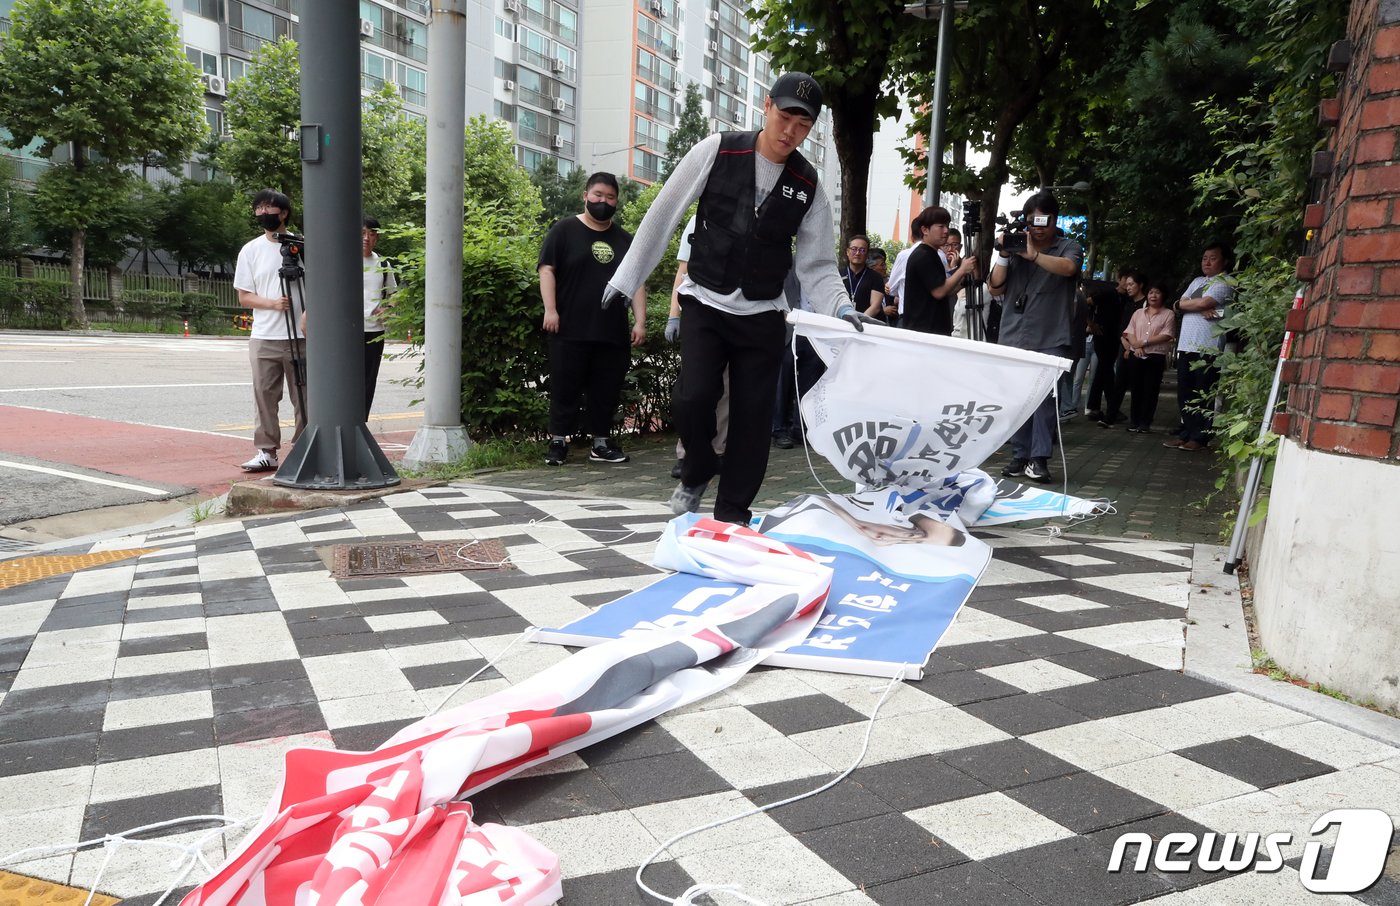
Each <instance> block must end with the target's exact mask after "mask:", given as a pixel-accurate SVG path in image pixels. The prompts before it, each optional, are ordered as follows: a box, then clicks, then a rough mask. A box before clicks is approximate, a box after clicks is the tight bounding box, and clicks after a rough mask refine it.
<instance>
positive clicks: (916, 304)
mask: <svg viewBox="0 0 1400 906" xmlns="http://www.w3.org/2000/svg"><path fill="white" fill-rule="evenodd" d="M952 219H953V218H952V215H951V214H949V213H948V211H947V209H945V208H938V207H934V208H925V209H924V211H923V212H922V213H921V214H919V217H918V219H917V220H916V221H915V222H916V223H919V224H920V227H919V231H920V235H921V238H920V241H919V244H918V245H917V246H915V248H914V251H912V252H910V253H909V263H908V264H906V265H905V270H904V314H903V316H902V317H901V318H900V321H899V326H900V327H903V328H905V329H907V330H917V331H919V332H920V333H936V334H941V335H942V336H945V337H946V336H951V335H952V333H953V299H954V298H955V296H956V295H957V291H958V287H959V286H960V285H961V284H962V281H963V277H965V276H967V275H968V274H971V273H974V272H975V271H976V269H977V258H976V257H968V258H964V259H963V260H962V261H961V262H960V263H959V264H958V265H957V266H956V267H954V268H952V269H951V270H950V269H949V268H948V261H947V259H946V258H945V257H944V254H943V246H944V245H945V244H946V243H947V241H948V224H949V223H951V222H952Z"/></svg>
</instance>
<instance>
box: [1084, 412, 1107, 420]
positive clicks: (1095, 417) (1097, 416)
mask: <svg viewBox="0 0 1400 906" xmlns="http://www.w3.org/2000/svg"><path fill="white" fill-rule="evenodd" d="M1084 417H1085V418H1087V419H1088V420H1089V421H1091V422H1096V421H1098V420H1099V419H1101V418H1103V413H1102V412H1100V411H1099V410H1098V409H1094V410H1093V411H1091V412H1087V413H1085V415H1084Z"/></svg>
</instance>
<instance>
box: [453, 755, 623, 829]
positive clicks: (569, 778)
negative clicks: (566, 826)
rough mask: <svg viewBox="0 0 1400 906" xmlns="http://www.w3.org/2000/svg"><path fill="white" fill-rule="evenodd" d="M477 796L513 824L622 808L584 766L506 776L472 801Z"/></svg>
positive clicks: (534, 822) (599, 812)
mask: <svg viewBox="0 0 1400 906" xmlns="http://www.w3.org/2000/svg"><path fill="white" fill-rule="evenodd" d="M478 800H479V801H481V802H482V803H484V804H486V805H488V806H489V807H491V808H494V809H495V810H496V813H497V814H499V815H500V816H501V817H502V818H504V819H505V822H506V824H509V825H511V826H513V827H519V826H521V825H525V824H538V823H539V822H541V821H557V820H558V819H560V818H577V817H578V816H579V815H597V814H601V813H603V812H616V811H621V810H622V808H623V805H622V801H621V800H620V799H618V798H617V794H616V793H614V792H613V791H612V790H611V789H610V788H609V787H608V785H607V784H606V783H604V782H603V779H602V778H601V777H599V776H598V775H597V774H595V773H594V772H593V771H591V770H587V769H585V770H581V771H561V772H560V773H557V774H541V775H539V776H536V777H523V778H519V779H516V780H507V781H505V782H504V783H500V784H497V785H496V786H493V787H490V788H489V789H486V790H483V791H481V792H480V793H477V794H476V795H475V796H473V797H472V802H473V804H475V803H476V802H477V801H478Z"/></svg>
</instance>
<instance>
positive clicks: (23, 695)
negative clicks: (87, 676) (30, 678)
mask: <svg viewBox="0 0 1400 906" xmlns="http://www.w3.org/2000/svg"><path fill="white" fill-rule="evenodd" d="M111 691H112V681H111V680H94V681H93V682H90V683H68V684H66V685H60V686H44V687H43V688H35V689H19V690H17V691H14V692H10V693H9V694H7V695H6V696H5V701H4V702H3V703H0V714H14V713H15V712H17V711H41V710H44V709H47V708H76V707H80V706H82V705H93V704H97V705H102V704H106V702H107V697H108V695H110V694H111Z"/></svg>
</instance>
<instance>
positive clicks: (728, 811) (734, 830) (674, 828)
mask: <svg viewBox="0 0 1400 906" xmlns="http://www.w3.org/2000/svg"><path fill="white" fill-rule="evenodd" d="M751 808H753V803H752V802H750V801H749V800H748V799H746V798H745V797H744V796H743V794H741V793H737V792H729V793H712V794H710V795H708V796H693V797H691V798H689V799H677V800H675V801H673V802H661V803H658V804H656V805H645V806H642V807H641V808H634V809H632V814H633V815H634V816H636V818H637V820H638V821H640V822H641V824H642V826H643V827H645V828H646V829H647V830H648V831H649V832H650V833H651V835H652V836H653V837H655V838H656V839H657V840H660V841H663V842H664V841H666V840H669V839H670V838H671V837H674V836H675V835H677V834H680V833H684V832H685V831H688V830H691V829H692V828H695V827H699V826H701V825H705V824H709V823H710V822H712V821H719V820H721V819H724V818H729V817H732V816H734V815H737V814H741V813H743V812H746V811H748V810H749V809H751ZM785 836H787V831H785V830H783V828H782V827H781V826H780V825H779V824H778V822H776V821H774V820H773V819H772V818H770V817H769V816H768V815H766V814H763V813H759V814H757V815H750V816H748V817H747V818H741V819H740V820H738V821H731V822H729V823H728V824H724V825H721V826H720V827H716V828H711V829H710V830H705V831H700V832H699V833H696V834H692V835H691V836H689V837H686V838H685V839H683V840H680V841H677V842H676V843H673V844H671V846H670V847H668V851H669V852H671V853H673V854H675V855H677V856H683V855H688V854H690V853H696V852H703V851H705V850H710V849H727V848H729V847H731V846H739V845H742V844H754V843H758V842H760V841H763V840H771V839H773V838H775V837H785Z"/></svg>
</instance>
